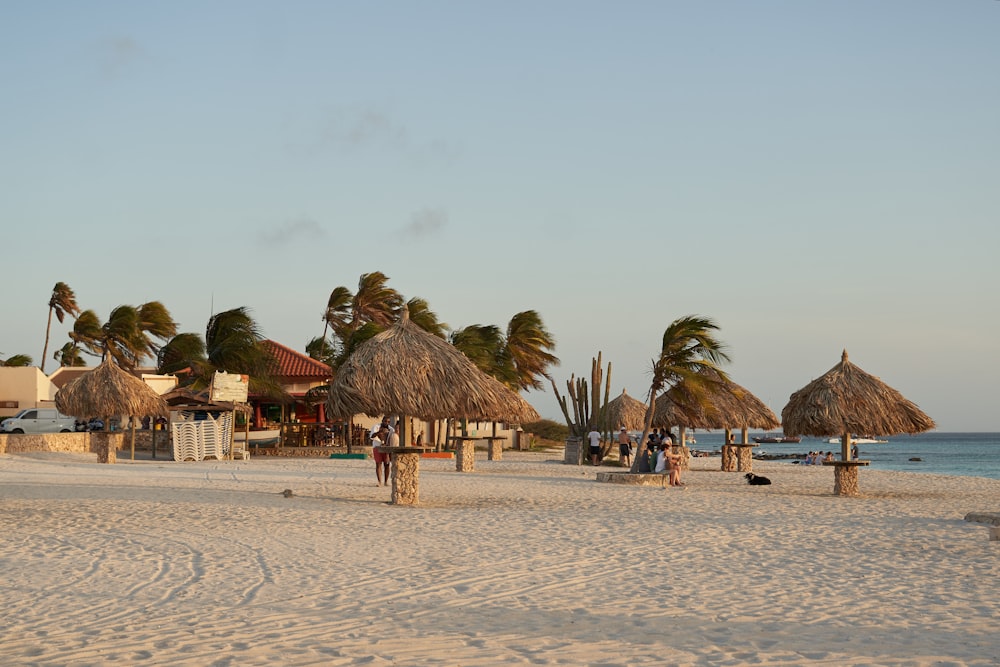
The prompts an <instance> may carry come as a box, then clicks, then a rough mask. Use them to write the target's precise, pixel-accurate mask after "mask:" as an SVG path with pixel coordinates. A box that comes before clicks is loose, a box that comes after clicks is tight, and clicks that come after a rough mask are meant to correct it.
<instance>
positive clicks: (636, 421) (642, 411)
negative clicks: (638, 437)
mask: <svg viewBox="0 0 1000 667" xmlns="http://www.w3.org/2000/svg"><path fill="white" fill-rule="evenodd" d="M646 409H647V408H646V404H645V403H643V402H642V401H640V400H638V399H635V398H632V397H631V396H629V395H628V392H627V391H625V390H624V389H622V395H621V396H619V397H618V398H616V399H614V400H611V401H609V402H608V406H607V408H606V412H605V424H606V425H607V426H608V428H618V427H621V426H624V427H625V428H626V429H628V430H630V431H637V430H641V429H642V427H643V426H644V425H645V422H646Z"/></svg>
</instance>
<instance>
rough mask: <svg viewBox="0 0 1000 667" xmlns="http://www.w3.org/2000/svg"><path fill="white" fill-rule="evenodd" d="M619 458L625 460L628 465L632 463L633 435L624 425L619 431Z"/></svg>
mask: <svg viewBox="0 0 1000 667" xmlns="http://www.w3.org/2000/svg"><path fill="white" fill-rule="evenodd" d="M618 458H619V459H621V460H622V461H624V462H625V465H626V466H631V465H632V437H631V436H629V434H628V431H627V430H626V429H625V427H624V426H622V430H620V431H618Z"/></svg>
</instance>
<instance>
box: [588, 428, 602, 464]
mask: <svg viewBox="0 0 1000 667" xmlns="http://www.w3.org/2000/svg"><path fill="white" fill-rule="evenodd" d="M587 439H588V440H589V441H590V461H591V462H592V463H593V464H594V465H595V466H596V465H599V464H598V462H597V459H598V458H600V456H601V433H600V432H599V431H598V430H597V429H596V428H595V429H591V431H590V433H588V434H587Z"/></svg>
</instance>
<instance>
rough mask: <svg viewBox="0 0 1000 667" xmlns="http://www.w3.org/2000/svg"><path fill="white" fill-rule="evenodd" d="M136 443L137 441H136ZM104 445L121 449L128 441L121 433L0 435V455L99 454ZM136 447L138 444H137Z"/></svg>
mask: <svg viewBox="0 0 1000 667" xmlns="http://www.w3.org/2000/svg"><path fill="white" fill-rule="evenodd" d="M136 442H137V443H138V440H137V441H136ZM105 443H108V444H113V445H114V446H115V447H116V448H118V449H122V448H123V447H126V446H128V443H129V441H128V440H126V439H125V434H124V433H122V432H121V431H118V432H115V433H94V434H91V433H32V434H29V433H0V454H23V453H27V452H70V453H75V454H99V455H100V454H101V453H102V451H103V448H104V446H105ZM137 446H138V444H137Z"/></svg>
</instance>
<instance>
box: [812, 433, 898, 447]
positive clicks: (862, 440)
mask: <svg viewBox="0 0 1000 667" xmlns="http://www.w3.org/2000/svg"><path fill="white" fill-rule="evenodd" d="M827 442H829V443H830V444H831V445H839V444H840V438H830V439H829V440H827ZM887 442H889V441H888V440H879V439H878V438H872V437H869V436H864V435H859V436H858V437H856V438H851V444H852V445H884V444H885V443H887Z"/></svg>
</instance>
